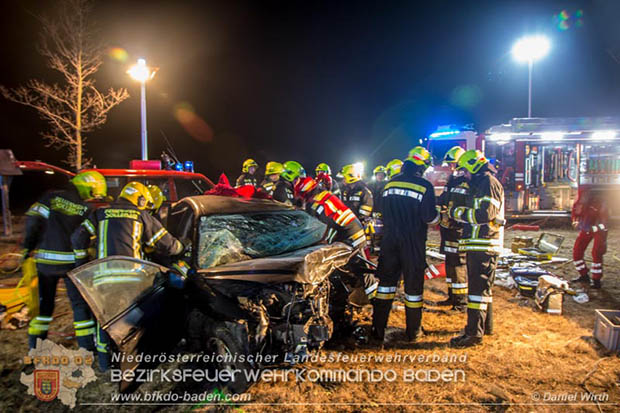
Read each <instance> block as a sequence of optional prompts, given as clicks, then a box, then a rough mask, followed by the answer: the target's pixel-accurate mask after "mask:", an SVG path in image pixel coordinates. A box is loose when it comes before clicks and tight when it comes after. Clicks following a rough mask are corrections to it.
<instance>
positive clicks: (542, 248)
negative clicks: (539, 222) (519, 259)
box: [518, 232, 564, 261]
mask: <svg viewBox="0 0 620 413" xmlns="http://www.w3.org/2000/svg"><path fill="white" fill-rule="evenodd" d="M563 242H564V237H563V236H561V235H554V234H550V233H547V232H543V233H542V234H541V235H540V237H539V238H538V240H537V241H536V243H535V244H534V247H533V248H519V249H518V253H519V254H522V255H526V256H528V257H533V258H534V259H536V260H540V261H544V260H550V259H551V258H553V256H554V255H555V254H557V253H558V251H559V250H560V247H561V246H562V243H563Z"/></svg>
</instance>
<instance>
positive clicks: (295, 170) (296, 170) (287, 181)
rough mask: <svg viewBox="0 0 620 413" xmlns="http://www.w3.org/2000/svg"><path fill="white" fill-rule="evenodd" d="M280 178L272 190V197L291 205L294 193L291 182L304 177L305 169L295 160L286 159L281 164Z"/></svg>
mask: <svg viewBox="0 0 620 413" xmlns="http://www.w3.org/2000/svg"><path fill="white" fill-rule="evenodd" d="M282 169H283V170H282V173H281V174H280V177H281V179H280V180H279V181H278V182H277V183H276V187H275V188H274V190H273V199H275V200H276V201H280V202H284V203H286V204H288V205H293V201H294V200H295V195H294V193H293V184H294V183H295V180H296V179H297V178H300V177H301V178H305V177H306V170H305V169H304V168H303V166H301V164H300V163H299V162H296V161H286V162H284V164H283V165H282Z"/></svg>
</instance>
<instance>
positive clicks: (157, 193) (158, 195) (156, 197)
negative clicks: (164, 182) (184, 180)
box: [147, 185, 166, 212]
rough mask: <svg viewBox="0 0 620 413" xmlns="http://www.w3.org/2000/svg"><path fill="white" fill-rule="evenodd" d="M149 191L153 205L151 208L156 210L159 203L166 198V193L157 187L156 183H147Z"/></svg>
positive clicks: (159, 205)
mask: <svg viewBox="0 0 620 413" xmlns="http://www.w3.org/2000/svg"><path fill="white" fill-rule="evenodd" d="M147 188H148V190H149V192H150V193H151V198H153V207H152V208H151V209H152V210H153V211H155V212H157V210H159V208H160V207H161V205H162V204H163V203H164V201H165V200H166V195H164V193H163V192H162V191H161V189H159V187H158V186H157V185H149V186H147Z"/></svg>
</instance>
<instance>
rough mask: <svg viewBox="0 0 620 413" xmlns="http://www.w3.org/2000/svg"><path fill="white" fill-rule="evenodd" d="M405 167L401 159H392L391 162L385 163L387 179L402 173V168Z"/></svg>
mask: <svg viewBox="0 0 620 413" xmlns="http://www.w3.org/2000/svg"><path fill="white" fill-rule="evenodd" d="M402 167H403V161H401V160H400V159H392V160H391V161H390V162H388V163H387V165H385V172H386V174H387V179H388V180H389V179H392V177H394V176H395V175H398V174H399V173H400V168H402Z"/></svg>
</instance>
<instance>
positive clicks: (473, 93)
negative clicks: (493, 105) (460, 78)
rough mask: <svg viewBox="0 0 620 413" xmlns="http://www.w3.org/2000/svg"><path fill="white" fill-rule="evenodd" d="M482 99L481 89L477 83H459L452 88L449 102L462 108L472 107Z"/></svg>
mask: <svg viewBox="0 0 620 413" xmlns="http://www.w3.org/2000/svg"><path fill="white" fill-rule="evenodd" d="M481 100H482V89H480V87H478V86H477V85H461V86H457V87H456V88H454V89H453V90H452V93H451V94H450V103H452V104H453V105H454V106H459V107H461V108H464V109H472V108H474V107H476V106H478V104H479V103H480V101H481Z"/></svg>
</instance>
